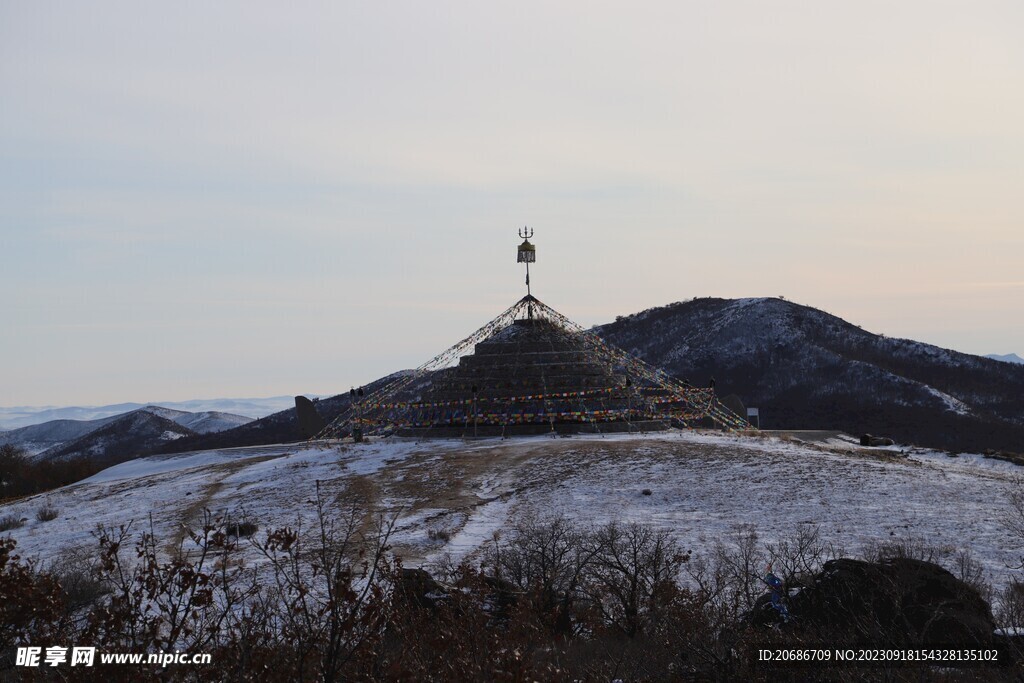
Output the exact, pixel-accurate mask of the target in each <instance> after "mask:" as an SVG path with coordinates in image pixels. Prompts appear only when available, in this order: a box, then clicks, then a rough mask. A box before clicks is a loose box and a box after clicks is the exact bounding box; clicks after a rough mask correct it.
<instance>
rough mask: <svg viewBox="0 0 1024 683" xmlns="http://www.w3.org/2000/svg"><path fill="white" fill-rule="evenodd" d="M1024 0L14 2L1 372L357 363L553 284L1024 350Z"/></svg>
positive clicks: (190, 385)
mask: <svg viewBox="0 0 1024 683" xmlns="http://www.w3.org/2000/svg"><path fill="white" fill-rule="evenodd" d="M1022 32H1024V3H1021V2H1020V1H1019V0H1013V1H1007V2H985V1H978V0H964V1H962V2H942V1H941V0H926V1H917V0H901V1H900V2H892V1H891V0H890V1H886V2H871V1H863V0H861V1H858V2H848V1H845V0H844V1H842V2H825V1H816V2H754V1H751V2H728V1H723V2H710V1H709V2H686V1H680V0H675V1H672V2H647V3H643V2H641V3H637V2H630V3H603V2H574V3H568V2H563V3H557V2H555V3H553V2H523V1H521V0H520V1H517V2H512V3H505V2H445V1H435V2H362V3H356V2H349V1H341V2H322V3H320V2H299V3H269V2H253V1H248V2H217V3H210V2H180V1H176V2H163V3H149V2H123V3H118V2H104V1H96V2H88V3H85V2H45V1H38V0H33V1H31V2H28V1H23V2H22V1H18V2H15V1H12V0H0V329H2V334H0V405H7V406H11V405H41V404H54V405H72V404H79V405H81V404H102V403H113V402H120V401H140V402H143V401H155V400H168V401H169V400H184V399H190V398H206V397H210V398H212V397H218V396H270V395H277V394H294V393H319V394H331V393H338V392H340V391H343V390H347V389H348V387H349V386H350V385H353V384H360V383H363V382H367V381H370V380H372V379H375V378H377V377H379V376H381V375H384V374H386V373H388V372H391V371H394V370H397V369H400V368H405V367H414V366H416V365H419V364H420V363H421V362H423V361H425V360H427V359H429V358H430V357H431V356H432V355H434V353H436V352H438V351H441V350H442V349H444V348H445V347H447V346H448V345H450V344H452V343H454V342H456V341H458V340H459V339H462V338H463V337H464V336H466V335H467V334H468V333H470V332H472V331H473V330H475V329H476V328H477V327H479V326H480V325H481V324H483V323H485V322H486V321H487V320H489V319H490V318H492V317H494V316H495V315H497V314H498V313H500V312H501V311H502V310H504V309H505V308H507V307H508V306H509V305H511V304H512V303H513V302H514V301H515V300H516V299H517V298H519V297H521V296H522V295H523V294H524V291H523V284H522V271H521V269H520V267H518V266H517V264H516V263H515V247H516V244H517V242H518V241H519V240H518V238H517V237H516V230H517V229H518V228H520V227H522V226H523V225H525V224H528V225H530V226H531V227H533V228H534V229H535V230H536V237H535V239H534V240H533V241H534V242H535V243H536V244H537V248H538V257H537V264H536V268H535V269H532V275H533V284H534V293H535V294H536V295H537V296H538V298H540V299H541V300H543V301H544V302H545V303H547V304H549V305H551V306H553V307H554V308H555V309H557V310H559V311H561V312H562V313H564V314H566V315H568V316H569V317H571V318H573V319H575V320H577V321H578V322H580V323H582V324H585V325H592V324H596V323H602V322H608V321H611V320H613V319H614V318H615V316H616V315H621V314H628V313H632V312H636V311H639V310H642V309H645V308H649V307H652V306H659V305H664V304H667V303H670V302H673V301H678V300H682V299H687V298H690V297H695V296H721V297H747V296H777V295H783V296H785V297H786V298H787V299H789V300H792V301H796V302H798V303H802V304H807V305H811V306H815V307H817V308H821V309H824V310H826V311H828V312H830V313H833V314H835V315H838V316H841V317H843V318H845V319H847V320H849V321H850V322H853V323H855V324H858V325H861V326H862V327H864V328H865V329H867V330H870V331H872V332H877V333H884V334H886V335H889V336H896V337H907V338H912V339H917V340H920V341H925V342H929V343H932V344H937V345H939V346H943V347H946V348H953V349H957V350H960V351H965V352H969V353H978V354H985V353H1010V352H1017V353H1021V354H1024V40H1022V38H1021V36H1022Z"/></svg>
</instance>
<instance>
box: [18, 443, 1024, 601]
mask: <svg viewBox="0 0 1024 683" xmlns="http://www.w3.org/2000/svg"><path fill="white" fill-rule="evenodd" d="M820 441H821V442H820V443H817V444H808V443H802V442H799V441H793V440H790V439H785V438H782V439H780V438H775V437H742V436H734V435H726V434H721V433H701V432H682V433H671V434H665V433H662V434H652V435H616V436H606V437H602V436H574V437H571V438H550V437H532V438H519V439H511V440H505V441H502V440H500V439H483V440H467V441H462V440H444V441H437V440H433V441H415V440H404V439H390V440H385V441H380V442H375V443H369V444H359V445H352V444H346V445H330V446H327V445H324V446H311V445H308V444H298V445H296V444H293V445H284V446H261V447H253V448H242V449H227V450H218V451H206V452H201V453H193V454H183V455H176V456H163V457H151V458H145V459H140V460H133V461H129V462H126V463H123V464H121V465H117V466H115V467H112V468H110V469H107V470H105V471H103V472H100V473H99V474H97V475H95V476H94V477H92V478H91V479H88V480H86V481H85V482H82V483H79V484H75V485H73V486H69V487H66V488H63V489H60V490H58V491H54V492H51V493H48V494H44V495H41V496H35V497H33V498H30V499H25V500H22V501H18V502H14V503H9V504H7V505H2V506H0V517H5V516H7V515H15V516H17V517H21V518H25V520H26V521H25V524H24V526H23V527H21V528H19V529H15V530H12V531H10V532H6V533H9V534H10V535H12V536H13V537H14V538H15V539H16V540H17V541H18V551H19V553H20V554H21V555H22V556H24V557H35V558H39V559H40V560H42V561H44V562H45V561H48V560H52V559H54V558H55V557H58V556H60V555H61V554H63V553H65V552H67V551H69V550H72V549H75V548H83V547H84V548H89V547H95V545H96V541H95V539H94V537H93V535H92V534H93V531H94V530H95V528H96V527H97V525H101V526H116V525H119V524H124V523H127V522H129V521H132V522H133V529H136V530H137V531H142V530H144V529H145V530H148V529H149V526H150V523H152V526H153V529H154V531H155V532H156V534H157V537H158V538H160V539H162V543H163V545H164V547H165V548H167V549H169V548H170V547H172V546H173V545H174V543H175V542H176V541H177V539H179V538H181V536H182V525H183V524H194V523H195V522H196V521H197V520H198V519H199V517H200V515H201V514H202V510H203V509H204V508H207V509H210V510H213V511H214V512H228V513H231V514H232V515H234V516H237V515H240V514H241V513H242V512H243V511H244V512H245V513H246V514H248V515H249V516H251V517H254V518H255V519H256V520H257V521H258V523H259V526H260V531H259V532H258V533H257V537H259V536H261V535H262V534H263V533H264V531H265V530H266V529H268V528H271V527H277V526H292V527H295V526H297V525H301V528H304V529H309V528H311V526H312V521H313V509H312V505H311V503H310V501H311V500H312V498H313V496H314V495H315V492H316V482H317V481H319V482H320V486H321V491H322V493H323V495H325V496H326V497H328V499H330V500H332V501H335V500H337V501H340V502H344V501H346V500H349V499H351V498H352V497H354V496H359V497H360V498H363V499H366V500H369V501H372V502H373V503H374V504H375V505H377V506H379V507H380V508H381V509H384V510H390V511H397V512H398V513H399V520H398V526H397V530H396V533H395V536H394V538H393V545H394V547H395V551H396V552H397V553H398V554H399V555H401V556H402V557H403V559H404V561H405V564H406V566H415V565H418V564H424V563H430V562H432V561H435V560H437V559H439V558H441V557H443V556H445V555H446V554H447V555H450V556H451V557H453V558H454V559H461V558H465V557H470V558H471V557H472V555H473V553H474V552H475V551H477V550H478V549H479V548H480V546H481V545H482V544H485V543H486V542H487V541H488V540H490V539H491V538H492V537H493V535H494V533H495V532H497V531H499V530H500V529H501V528H502V527H503V526H504V525H505V523H506V521H507V520H508V519H509V517H510V516H514V515H516V514H519V513H520V512H521V511H523V510H526V509H533V510H535V511H537V512H540V513H546V512H560V513H564V514H565V515H567V516H569V517H572V518H574V519H576V520H578V522H579V523H580V524H583V525H590V524H601V523H604V522H607V521H610V520H613V519H617V520H636V521H640V522H644V523H647V524H651V525H654V526H657V527H661V528H666V529H670V530H671V531H672V532H673V533H674V534H676V536H677V537H678V538H679V540H680V541H681V542H682V543H683V544H684V546H685V547H686V548H688V549H691V550H693V551H694V552H695V553H697V554H700V553H702V552H704V551H708V550H710V547H711V545H712V544H713V543H714V541H715V540H716V539H718V538H720V537H722V536H723V535H727V534H729V533H730V532H731V531H733V530H734V529H736V527H737V526H738V525H742V524H747V525H753V526H754V527H755V528H756V530H757V531H758V533H759V535H760V537H761V539H762V540H763V541H766V542H771V541H775V540H780V539H784V538H790V537H793V536H795V534H796V531H797V528H798V526H799V525H800V524H806V523H810V524H815V525H818V526H819V527H820V531H821V535H822V537H823V538H825V539H827V540H830V541H832V542H833V543H835V544H837V545H840V546H843V547H844V548H846V549H847V551H848V554H857V553H858V552H860V551H861V550H862V549H863V548H864V547H865V546H866V545H867V544H869V543H871V542H873V541H886V540H893V539H894V538H915V539H921V540H923V541H925V542H926V543H928V544H930V545H933V546H938V547H945V548H947V549H954V548H957V549H960V548H966V549H970V550H971V551H972V552H973V553H974V554H975V556H976V557H977V559H979V560H981V561H982V562H983V564H984V566H985V568H986V570H987V572H988V574H989V578H990V579H993V580H994V581H995V583H996V585H997V586H999V585H1002V584H1003V583H1004V582H1005V581H1006V579H1007V578H1008V577H1009V576H1010V575H1011V574H1012V573H1013V572H1012V570H1011V569H1010V566H1011V565H1013V564H1014V563H1015V562H1016V561H1017V559H1018V558H1019V556H1020V555H1021V554H1024V549H1021V548H1019V544H1017V543H1016V542H1015V541H1014V540H1013V539H1012V537H1011V536H1010V535H1009V534H1008V532H1007V531H1006V530H1004V529H1003V527H1002V526H1001V525H1000V523H999V517H1000V515H1001V514H1002V511H1003V510H1004V509H1005V508H1006V500H1007V495H1008V493H1009V491H1010V490H1011V488H1012V487H1014V486H1016V485H1019V477H1020V476H1021V475H1022V474H1024V470H1022V469H1021V468H1018V467H1016V466H1014V465H1012V464H1009V463H1006V462H1002V461H998V460H990V459H986V458H983V457H981V456H970V455H961V456H959V457H955V458H954V457H950V456H948V455H946V454H944V453H937V452H933V451H925V450H921V449H906V448H904V449H902V450H903V451H906V452H907V453H908V454H909V455H908V457H902V456H901V449H900V448H893V449H861V448H859V447H858V446H855V445H853V444H851V443H850V440H849V439H848V438H843V437H835V438H830V439H822V440H820ZM644 489H649V490H650V491H651V495H644V494H643V490H644ZM44 504H48V505H51V506H53V507H55V508H57V509H58V511H59V515H58V517H57V519H55V520H53V521H49V522H40V521H37V520H36V517H35V513H36V510H37V509H39V508H40V507H41V506H42V505H44ZM431 530H433V531H434V532H435V533H434V534H433V536H435V539H433V540H432V539H431V537H430V536H431V534H430V531H431ZM437 532H442V533H440V534H438V533H437ZM438 536H440V537H441V538H444V537H447V538H448V540H447V541H444V540H437V538H436V537H438ZM245 552H246V553H247V554H248V561H251V562H258V561H259V555H258V553H257V551H256V550H255V548H252V547H247V548H246V550H245Z"/></svg>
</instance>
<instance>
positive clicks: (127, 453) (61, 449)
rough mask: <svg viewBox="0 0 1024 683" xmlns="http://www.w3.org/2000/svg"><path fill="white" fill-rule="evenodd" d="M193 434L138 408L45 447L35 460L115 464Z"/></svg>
mask: <svg viewBox="0 0 1024 683" xmlns="http://www.w3.org/2000/svg"><path fill="white" fill-rule="evenodd" d="M193 435H195V432H194V431H192V430H191V429H189V428H187V427H183V426H181V425H179V424H178V423H177V422H174V421H173V420H169V419H167V418H165V417H161V416H159V415H155V414H153V413H151V412H149V411H147V410H145V409H140V410H134V411H132V412H130V413H127V414H125V415H121V416H120V417H118V418H117V419H115V420H113V421H111V422H109V423H108V424H106V425H104V426H102V427H100V428H99V429H96V430H94V431H92V432H90V433H88V434H86V435H85V436H82V437H80V438H77V439H74V440H72V441H69V442H67V443H63V444H61V445H59V446H55V447H53V448H49V449H47V450H45V451H43V452H42V453H40V454H39V455H38V457H39V458H41V459H51V460H62V459H67V458H79V457H84V458H90V459H93V460H97V461H100V462H105V463H117V462H122V461H124V460H130V459H132V458H136V457H139V456H140V455H146V454H148V453H152V452H154V451H155V450H156V449H157V448H159V447H160V446H162V445H163V444H165V443H167V442H168V441H174V440H176V439H181V438H182V437H187V436H193Z"/></svg>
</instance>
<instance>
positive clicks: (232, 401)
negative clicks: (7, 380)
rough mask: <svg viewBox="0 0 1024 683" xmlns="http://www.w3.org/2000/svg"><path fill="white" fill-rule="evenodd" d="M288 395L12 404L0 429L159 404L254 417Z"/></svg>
mask: <svg viewBox="0 0 1024 683" xmlns="http://www.w3.org/2000/svg"><path fill="white" fill-rule="evenodd" d="M293 400H294V399H293V397H291V396H271V397H269V398H215V399H193V400H189V401H151V402H149V403H115V404H112V405H106V406H67V407H54V406H14V407H7V408H4V407H0V429H4V430H12V429H17V428H19V427H28V426H30V425H35V424H42V423H43V422H50V421H51V420H97V419H102V418H105V417H113V416H115V415H123V414H125V413H128V412H131V411H133V410H138V409H139V408H144V407H146V406H152V405H159V406H162V407H164V408H170V409H174V410H182V411H187V412H190V413H197V412H220V413H229V414H233V415H243V416H245V417H249V418H253V419H257V418H260V417H265V416H267V415H271V414H273V413H276V412H279V411H281V410H286V409H287V408H288V407H289V406H291V405H293Z"/></svg>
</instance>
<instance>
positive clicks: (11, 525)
mask: <svg viewBox="0 0 1024 683" xmlns="http://www.w3.org/2000/svg"><path fill="white" fill-rule="evenodd" d="M23 526H25V522H23V521H22V519H21V517H19V516H17V515H4V516H3V517H0V532H2V531H11V530H12V529H20V528H21V527H23Z"/></svg>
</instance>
